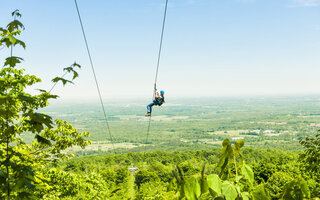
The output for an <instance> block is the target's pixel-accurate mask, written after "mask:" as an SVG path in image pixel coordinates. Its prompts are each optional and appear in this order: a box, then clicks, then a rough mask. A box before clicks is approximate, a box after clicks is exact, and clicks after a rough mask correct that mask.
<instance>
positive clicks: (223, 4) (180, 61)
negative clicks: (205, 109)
mask: <svg viewBox="0 0 320 200" xmlns="http://www.w3.org/2000/svg"><path fill="white" fill-rule="evenodd" d="M164 3H165V0H135V1H132V0H108V1H106V0H91V1H88V0H78V5H79V8H80V12H81V14H82V18H83V23H84V26H85V29H86V34H87V39H88V42H89V46H90V49H91V54H92V57H93V61H94V65H95V69H96V72H97V76H98V81H99V83H100V86H101V91H102V95H103V98H105V99H117V98H139V99H150V98H151V96H152V89H153V81H154V75H155V69H156V59H157V51H158V46H159V39H160V31H161V23H162V17H163V10H164ZM15 9H19V10H20V12H21V13H22V19H21V21H22V22H23V23H24V25H25V26H26V30H25V31H24V32H23V35H22V37H21V38H22V39H23V40H24V41H25V42H26V44H27V49H26V50H25V51H23V50H21V49H19V48H15V49H14V54H15V55H17V56H21V57H23V58H24V59H25V62H24V63H23V67H25V68H26V69H27V72H29V73H32V74H36V75H38V76H40V77H41V78H42V79H43V83H42V84H40V85H38V86H37V87H41V88H44V89H46V88H47V89H49V88H50V86H51V84H52V83H50V79H52V78H53V77H55V76H58V75H60V74H62V68H63V67H65V66H68V65H70V64H72V63H73V62H74V61H77V62H78V63H79V64H81V65H82V67H83V68H82V69H81V70H80V72H79V73H80V78H79V79H77V80H76V81H75V85H69V86H66V87H62V86H58V87H57V88H55V91H54V92H56V93H57V94H58V95H60V96H61V98H62V99H78V100H87V99H97V98H98V96H97V91H96V88H95V85H94V80H93V75H92V72H91V69H90V65H89V59H88V57H87V54H86V49H85V44H84V41H83V38H82V33H81V29H80V24H79V21H78V18H77V13H76V10H75V6H74V1H73V0H55V1H43V0H28V1H25V0H11V1H5V2H2V4H1V12H0V26H2V27H3V26H5V25H6V24H7V23H8V22H9V20H10V19H11V17H10V13H11V12H12V11H13V10H15ZM319 53H320V0H169V6H168V15H167V24H166V29H165V34H164V41H163V54H162V59H161V64H160V69H159V79H158V88H159V89H164V90H165V91H166V95H167V97H175V98H182V97H186V96H187V97H202V96H237V95H241V96H245V95H279V94H319V93H320V89H319V85H320V79H319V74H320V56H319ZM8 55H9V51H8V50H6V49H2V50H0V59H1V62H2V61H3V60H4V58H5V57H7V56H8Z"/></svg>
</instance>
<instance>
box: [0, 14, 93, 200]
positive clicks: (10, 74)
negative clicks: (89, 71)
mask: <svg viewBox="0 0 320 200" xmlns="http://www.w3.org/2000/svg"><path fill="white" fill-rule="evenodd" d="M12 16H13V17H14V20H13V21H12V22H10V23H9V24H8V25H7V26H6V29H5V28H0V45H2V44H5V45H6V46H7V47H8V48H11V56H10V57H8V58H6V59H5V62H4V66H3V68H2V69H1V70H0V155H1V156H0V179H1V183H0V191H1V193H0V198H1V199H2V198H4V197H5V196H6V197H7V198H12V199H26V198H28V199H32V198H36V197H35V195H36V193H35V192H34V191H35V190H36V189H38V188H45V189H48V188H50V186H49V185H48V184H47V182H46V181H47V180H48V177H46V175H47V174H46V173H44V172H43V171H41V169H43V168H45V167H47V166H48V165H50V164H52V163H53V162H54V161H57V160H59V159H65V158H68V157H69V156H70V155H67V154H65V153H64V152H63V151H64V150H66V149H67V148H69V147H72V146H74V145H79V146H81V147H84V146H86V145H88V144H89V143H90V142H89V141H87V140H86V139H85V138H86V137H88V136H89V133H86V132H84V133H79V132H78V131H77V130H76V129H74V128H73V127H72V125H70V124H69V123H67V122H66V121H62V120H59V119H56V120H55V121H53V119H52V117H51V116H49V115H47V114H45V113H40V112H38V110H39V109H41V108H44V107H46V106H48V105H49V100H51V99H55V98H57V96H56V95H52V94H50V93H49V92H47V91H45V90H39V94H36V95H33V94H29V93H27V92H26V89H27V88H28V87H29V86H32V85H34V84H36V83H39V82H41V79H40V78H38V77H36V76H34V75H28V74H25V73H24V71H25V70H24V69H23V68H20V69H19V67H18V66H17V65H18V64H20V63H21V61H23V59H22V58H20V57H15V56H13V55H12V52H13V47H14V46H16V45H20V46H22V47H23V48H25V43H24V42H22V41H21V40H19V39H18V38H17V37H18V36H19V35H20V34H21V31H22V30H23V29H24V26H23V24H22V23H21V22H20V21H18V20H17V19H16V18H17V17H21V14H20V13H19V11H18V10H16V11H14V12H13V13H12ZM76 66H78V65H76ZM71 72H73V73H74V74H76V73H75V72H74V71H71ZM75 77H77V74H76V76H75V75H74V78H75ZM22 135H32V136H33V137H34V139H33V141H32V142H31V143H26V142H24V140H23V139H22V137H21V136H22ZM73 189H76V187H75V188H73ZM71 193H72V192H71ZM43 195H44V196H45V192H43Z"/></svg>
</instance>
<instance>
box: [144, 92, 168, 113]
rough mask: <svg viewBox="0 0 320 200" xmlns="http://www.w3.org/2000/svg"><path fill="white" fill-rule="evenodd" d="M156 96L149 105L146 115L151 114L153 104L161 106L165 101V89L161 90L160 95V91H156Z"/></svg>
mask: <svg viewBox="0 0 320 200" xmlns="http://www.w3.org/2000/svg"><path fill="white" fill-rule="evenodd" d="M154 97H155V99H154V100H153V102H152V103H150V104H148V105H147V114H146V117H149V116H151V112H152V106H154V105H156V106H161V105H162V104H163V103H164V102H165V101H164V91H163V90H161V91H160V95H159V92H157V91H156V93H155V96H154Z"/></svg>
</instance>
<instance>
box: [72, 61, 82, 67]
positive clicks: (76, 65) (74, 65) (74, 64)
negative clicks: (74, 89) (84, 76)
mask: <svg viewBox="0 0 320 200" xmlns="http://www.w3.org/2000/svg"><path fill="white" fill-rule="evenodd" d="M71 66H72V67H73V68H75V67H78V68H79V69H81V66H80V65H79V64H77V63H76V62H74V63H73V64H72V65H71Z"/></svg>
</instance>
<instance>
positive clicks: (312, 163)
mask: <svg viewBox="0 0 320 200" xmlns="http://www.w3.org/2000/svg"><path fill="white" fill-rule="evenodd" d="M300 144H301V145H302V146H303V147H304V148H305V150H304V152H303V153H302V154H301V155H300V159H301V160H302V162H303V163H304V164H305V167H306V169H307V170H308V171H311V172H315V173H319V172H320V168H319V165H320V133H318V134H316V136H315V137H307V138H306V139H304V140H301V141H300Z"/></svg>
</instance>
